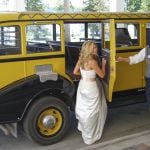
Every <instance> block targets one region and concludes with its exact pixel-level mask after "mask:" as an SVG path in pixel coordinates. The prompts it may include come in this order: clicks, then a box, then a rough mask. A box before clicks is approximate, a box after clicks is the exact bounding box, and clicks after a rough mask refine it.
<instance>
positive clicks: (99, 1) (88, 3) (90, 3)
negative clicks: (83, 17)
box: [83, 0, 108, 12]
mask: <svg viewBox="0 0 150 150" xmlns="http://www.w3.org/2000/svg"><path fill="white" fill-rule="evenodd" d="M83 4H84V5H85V7H84V8H83V11H92V12H100V11H107V10H108V7H106V5H105V1H104V0H84V1H83Z"/></svg>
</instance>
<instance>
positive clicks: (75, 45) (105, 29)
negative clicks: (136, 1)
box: [0, 12, 150, 145]
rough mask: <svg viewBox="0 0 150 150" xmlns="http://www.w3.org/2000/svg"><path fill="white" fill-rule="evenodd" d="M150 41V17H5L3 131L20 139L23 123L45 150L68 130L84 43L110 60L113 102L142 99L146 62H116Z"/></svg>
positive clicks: (0, 30) (0, 78)
mask: <svg viewBox="0 0 150 150" xmlns="http://www.w3.org/2000/svg"><path fill="white" fill-rule="evenodd" d="M149 36H150V13H82V12H80V13H44V12H20V13H17V12H12V13H10V12H9V13H6V12H4V13H0V123H1V125H0V128H1V129H2V130H3V131H5V133H6V134H7V132H6V131H8V132H11V133H12V134H13V135H14V136H17V125H18V124H19V123H21V125H22V126H23V129H24V131H25V133H26V135H27V136H28V137H29V138H30V139H32V140H33V141H35V142H37V143H39V144H43V145H48V144H52V143H55V142H57V141H59V140H60V139H61V138H62V137H63V136H64V135H65V133H66V132H68V131H69V125H70V122H71V121H70V120H71V119H70V111H73V110H74V107H75V95H76V87H77V86H76V85H77V83H78V78H77V77H75V76H74V75H73V74H72V71H73V68H74V66H75V64H76V61H77V59H78V56H79V51H80V48H81V45H82V43H83V42H84V41H85V40H94V41H95V42H96V43H97V45H98V48H99V56H100V58H101V57H105V58H106V59H107V66H106V67H107V68H106V77H105V78H104V79H103V81H102V82H103V85H104V88H105V95H106V98H107V100H108V103H109V102H112V103H113V101H114V99H115V97H116V98H117V97H119V99H121V98H122V102H126V101H127V99H128V96H129V95H131V97H132V96H133V95H139V96H140V95H142V93H143V92H144V86H145V83H144V73H145V71H144V70H145V62H143V63H139V64H137V65H133V66H130V65H128V64H126V63H117V62H116V57H118V56H124V57H127V56H129V55H134V54H135V53H137V52H138V51H139V50H140V49H142V48H143V47H145V46H146V45H147V44H150V40H149ZM8 127H9V128H8ZM10 127H11V128H10ZM6 129H8V130H6Z"/></svg>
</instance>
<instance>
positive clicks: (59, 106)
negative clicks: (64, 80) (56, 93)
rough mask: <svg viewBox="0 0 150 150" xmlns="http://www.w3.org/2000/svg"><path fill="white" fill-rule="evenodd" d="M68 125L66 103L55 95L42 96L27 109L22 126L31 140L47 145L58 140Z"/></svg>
mask: <svg viewBox="0 0 150 150" xmlns="http://www.w3.org/2000/svg"><path fill="white" fill-rule="evenodd" d="M69 126H70V113H69V109H68V107H67V105H66V104H65V103H64V102H62V101H61V100H59V99H57V98H55V97H50V96H46V97H42V98H40V99H38V100H37V101H36V102H35V103H34V104H33V105H32V106H31V108H30V109H29V111H28V113H27V115H26V116H25V119H24V122H23V127H24V130H25V132H26V134H27V136H28V137H29V138H30V139H32V140H33V141H35V142H37V143H39V144H42V145H49V144H52V143H55V142H57V141H59V140H60V139H61V138H62V137H63V136H64V134H65V133H66V132H67V130H68V128H69Z"/></svg>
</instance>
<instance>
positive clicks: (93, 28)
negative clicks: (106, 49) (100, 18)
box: [88, 23, 101, 40]
mask: <svg viewBox="0 0 150 150" xmlns="http://www.w3.org/2000/svg"><path fill="white" fill-rule="evenodd" d="M88 38H91V39H99V40H100V39H101V24H100V23H88Z"/></svg>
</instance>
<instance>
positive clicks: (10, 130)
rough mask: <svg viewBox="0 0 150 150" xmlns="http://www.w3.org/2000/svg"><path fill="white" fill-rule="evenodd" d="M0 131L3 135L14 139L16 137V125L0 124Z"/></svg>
mask: <svg viewBox="0 0 150 150" xmlns="http://www.w3.org/2000/svg"><path fill="white" fill-rule="evenodd" d="M0 129H1V130H2V131H3V132H4V134H5V135H10V134H11V135H12V136H14V137H15V138H17V137H18V133H17V123H9V124H0Z"/></svg>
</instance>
